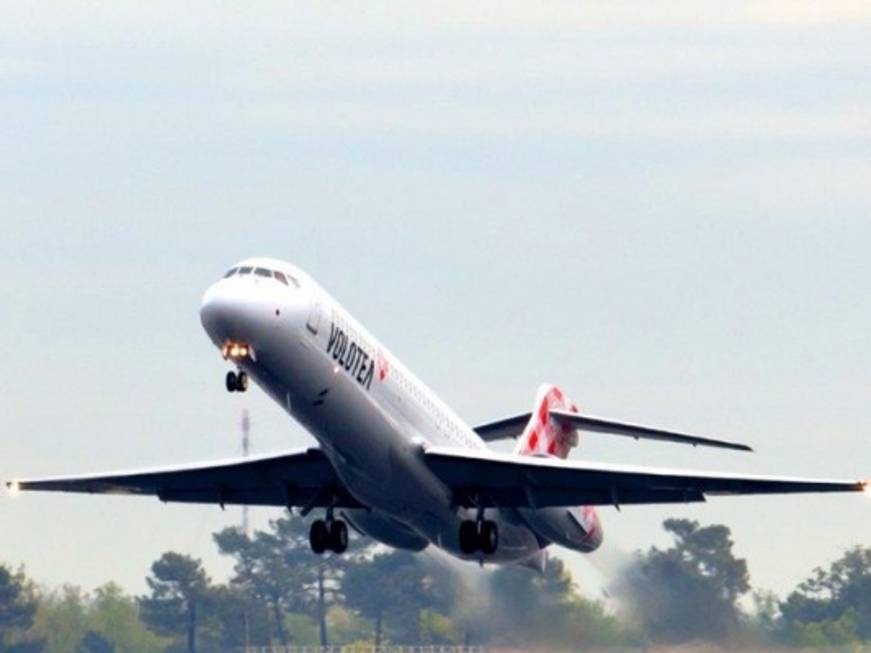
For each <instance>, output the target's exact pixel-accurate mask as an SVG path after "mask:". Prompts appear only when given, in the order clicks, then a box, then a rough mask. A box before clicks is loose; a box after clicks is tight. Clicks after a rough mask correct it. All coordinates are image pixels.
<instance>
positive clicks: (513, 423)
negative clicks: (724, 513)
mask: <svg viewBox="0 0 871 653" xmlns="http://www.w3.org/2000/svg"><path fill="white" fill-rule="evenodd" d="M548 415H549V416H550V418H551V419H552V420H556V421H557V422H558V423H559V424H560V425H561V426H564V427H566V428H572V429H577V430H579V431H588V432H590V433H605V434H607V435H622V436H624V437H629V438H634V439H636V440H660V441H663V442H677V443H680V444H691V445H693V446H694V447H698V446H702V447H718V448H720V449H735V450H737V451H753V449H752V448H751V447H749V446H747V445H746V444H741V443H740V442H729V441H728V440H715V439H713V438H703V437H701V436H698V435H689V434H686V433H677V432H675V431H666V430H664V429H655V428H651V427H649V426H639V425H637V424H626V423H625V422H615V421H613V420H608V419H602V418H601V417H590V416H588V415H580V414H578V413H570V412H568V411H564V410H552V411H550V412H549V413H548ZM531 418H532V413H523V414H521V415H514V416H513V417H506V418H504V419H500V420H497V421H495V422H489V423H487V424H480V425H478V426H476V427H475V428H474V431H475V433H477V434H478V435H479V436H480V437H481V439H483V440H485V441H486V442H492V441H494V440H505V439H508V438H516V437H518V436H519V435H520V434H521V433H523V429H524V428H526V425H527V424H528V423H529V420H530V419H531Z"/></svg>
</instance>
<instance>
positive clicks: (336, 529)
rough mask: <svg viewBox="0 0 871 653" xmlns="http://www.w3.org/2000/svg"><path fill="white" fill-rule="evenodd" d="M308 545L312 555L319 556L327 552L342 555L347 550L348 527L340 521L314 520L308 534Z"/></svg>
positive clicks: (330, 517)
mask: <svg viewBox="0 0 871 653" xmlns="http://www.w3.org/2000/svg"><path fill="white" fill-rule="evenodd" d="M308 541H309V545H311V549H312V551H313V552H314V553H317V554H318V555H321V554H322V553H324V552H325V551H327V550H329V551H332V552H333V553H344V552H345V551H346V550H347V548H348V525H347V524H346V523H345V522H344V521H343V520H341V519H333V516H332V515H331V514H327V518H326V519H315V520H314V521H313V522H312V525H311V528H310V530H309V533H308Z"/></svg>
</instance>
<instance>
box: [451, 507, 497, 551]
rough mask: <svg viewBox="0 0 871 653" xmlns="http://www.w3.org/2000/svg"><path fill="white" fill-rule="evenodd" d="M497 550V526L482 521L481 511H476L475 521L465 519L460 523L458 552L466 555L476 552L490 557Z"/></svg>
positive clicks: (491, 522)
mask: <svg viewBox="0 0 871 653" xmlns="http://www.w3.org/2000/svg"><path fill="white" fill-rule="evenodd" d="M498 548H499V526H498V525H497V524H496V522H494V521H491V520H489V519H484V514H483V510H479V511H478V518H477V519H474V520H472V519H466V520H463V521H462V522H461V523H460V550H461V551H462V552H463V553H465V554H466V555H472V554H473V553H476V552H478V551H480V552H481V553H483V554H485V555H492V554H493V553H496V549H498Z"/></svg>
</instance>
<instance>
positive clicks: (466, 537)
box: [460, 519, 478, 555]
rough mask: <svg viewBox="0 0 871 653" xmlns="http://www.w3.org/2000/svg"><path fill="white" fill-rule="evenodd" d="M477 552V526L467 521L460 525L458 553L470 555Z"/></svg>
mask: <svg viewBox="0 0 871 653" xmlns="http://www.w3.org/2000/svg"><path fill="white" fill-rule="evenodd" d="M477 550H478V525H477V524H476V523H475V522H473V521H471V520H469V519H467V520H465V521H464V522H462V523H461V524H460V551H462V552H463V553H465V554H466V555H471V554H473V553H474V552H475V551H477Z"/></svg>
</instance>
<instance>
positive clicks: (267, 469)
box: [7, 449, 360, 508]
mask: <svg viewBox="0 0 871 653" xmlns="http://www.w3.org/2000/svg"><path fill="white" fill-rule="evenodd" d="M7 485H8V486H9V487H10V488H14V489H15V490H18V491H37V492H77V493H87V494H123V495H146V496H147V495H151V496H157V497H158V498H160V500H161V501H172V502H183V503H211V504H220V505H236V504H240V505H241V504H247V505H263V506H311V507H319V506H325V505H327V504H328V503H329V504H330V505H335V506H336V507H343V508H352V507H359V505H360V504H359V503H358V502H357V501H356V500H355V499H354V498H353V497H352V496H351V494H350V493H349V492H348V491H347V490H346V489H345V488H344V486H343V485H342V483H341V482H340V481H339V478H338V477H337V476H336V473H335V471H334V470H333V466H332V464H331V463H330V462H329V460H328V459H327V457H326V456H325V455H324V454H323V452H322V451H320V450H319V449H307V450H302V451H292V452H285V453H281V454H277V455H266V456H257V457H250V458H239V459H234V460H227V461H220V462H214V463H205V464H199V465H191V466H176V467H166V468H159V469H149V470H141V471H132V472H120V473H114V474H94V475H89V476H74V477H55V478H45V479H34V480H24V481H13V482H11V483H7Z"/></svg>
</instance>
